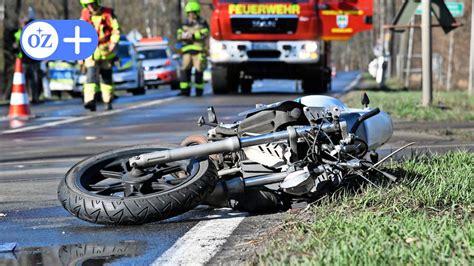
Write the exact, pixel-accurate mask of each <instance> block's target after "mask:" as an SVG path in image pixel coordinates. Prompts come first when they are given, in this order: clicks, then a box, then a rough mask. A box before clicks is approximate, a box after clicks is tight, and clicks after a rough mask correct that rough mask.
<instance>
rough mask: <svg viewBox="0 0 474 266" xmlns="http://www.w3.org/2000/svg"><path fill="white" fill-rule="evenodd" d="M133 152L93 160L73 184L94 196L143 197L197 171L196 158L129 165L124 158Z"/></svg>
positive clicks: (183, 181)
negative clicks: (153, 164) (158, 163)
mask: <svg viewBox="0 0 474 266" xmlns="http://www.w3.org/2000/svg"><path fill="white" fill-rule="evenodd" d="M141 153H143V152H141ZM135 155H138V153H131V154H125V155H121V156H120V157H114V158H104V159H103V160H101V161H97V162H96V163H95V164H93V165H92V166H91V167H89V168H88V169H86V170H85V171H84V173H83V174H82V175H81V178H79V179H76V185H77V187H78V188H79V189H80V190H81V191H83V192H84V193H87V194H89V195H91V196H97V197H108V198H114V199H117V198H119V199H120V198H133V197H143V196H149V195H153V194H157V195H158V194H161V193H166V192H169V191H172V190H174V189H178V188H179V187H181V186H182V185H184V184H186V183H187V182H188V181H190V180H192V179H193V178H194V177H195V176H196V175H197V174H198V172H199V160H198V159H190V160H183V161H177V162H171V163H168V164H164V165H157V166H153V167H148V168H144V169H139V170H138V169H133V168H132V167H130V164H129V163H128V159H129V158H130V157H132V156H135Z"/></svg>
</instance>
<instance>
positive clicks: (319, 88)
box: [301, 77, 329, 94]
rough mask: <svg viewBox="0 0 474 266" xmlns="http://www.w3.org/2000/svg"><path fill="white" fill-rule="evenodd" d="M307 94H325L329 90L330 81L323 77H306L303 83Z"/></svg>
mask: <svg viewBox="0 0 474 266" xmlns="http://www.w3.org/2000/svg"><path fill="white" fill-rule="evenodd" d="M301 87H302V88H303V92H304V93H305V94H325V93H326V92H328V87H329V85H328V82H327V81H326V80H325V79H324V78H321V77H317V78H312V79H304V80H303V82H302V83H301Z"/></svg>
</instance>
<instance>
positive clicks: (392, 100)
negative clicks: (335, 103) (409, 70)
mask: <svg viewBox="0 0 474 266" xmlns="http://www.w3.org/2000/svg"><path fill="white" fill-rule="evenodd" d="M361 94H362V91H352V92H350V93H348V94H347V95H345V96H344V97H343V101H344V102H345V103H346V104H347V105H348V106H351V107H360V106H361V104H360V98H361ZM367 95H368V96H369V98H370V106H372V107H380V108H381V109H382V110H384V111H386V112H389V113H390V115H391V116H392V118H394V119H396V120H409V121H472V120H474V97H469V96H468V94H467V92H463V91H452V92H435V93H434V95H433V97H434V101H433V106H432V107H422V106H421V91H401V90H389V91H368V92H367Z"/></svg>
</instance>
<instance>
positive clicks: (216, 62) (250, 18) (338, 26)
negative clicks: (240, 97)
mask: <svg viewBox="0 0 474 266" xmlns="http://www.w3.org/2000/svg"><path fill="white" fill-rule="evenodd" d="M213 4H214V7H215V8H214V11H213V14H212V17H211V39H210V60H211V62H212V81H213V90H214V93H216V94H225V93H229V92H237V91H238V87H239V85H240V88H241V92H243V93H249V92H250V91H251V87H252V83H253V80H255V79H298V80H302V87H303V91H304V92H305V93H308V94H317V93H325V92H326V91H328V90H329V89H330V84H331V68H330V66H329V65H330V41H334V40H349V39H350V38H352V36H353V35H354V34H356V33H358V32H361V31H365V30H370V29H371V28H372V12H373V10H372V0H286V1H285V0H214V2H213Z"/></svg>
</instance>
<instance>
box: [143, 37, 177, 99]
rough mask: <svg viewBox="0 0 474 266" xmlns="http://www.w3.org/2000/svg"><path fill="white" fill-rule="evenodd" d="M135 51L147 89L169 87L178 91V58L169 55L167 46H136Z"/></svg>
mask: <svg viewBox="0 0 474 266" xmlns="http://www.w3.org/2000/svg"><path fill="white" fill-rule="evenodd" d="M137 51H138V57H139V59H140V61H141V63H142V67H143V72H144V78H145V85H146V86H147V87H158V86H160V85H170V86H171V89H173V90H174V89H179V65H180V63H179V61H178V58H179V57H178V56H176V55H175V56H173V55H172V54H171V51H170V50H169V48H168V45H167V44H156V45H152V44H146V45H140V44H138V45H137Z"/></svg>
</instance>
